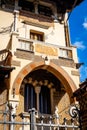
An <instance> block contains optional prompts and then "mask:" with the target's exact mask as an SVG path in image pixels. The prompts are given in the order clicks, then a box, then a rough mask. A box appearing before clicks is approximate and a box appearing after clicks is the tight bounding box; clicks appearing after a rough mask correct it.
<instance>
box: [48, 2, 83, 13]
mask: <svg viewBox="0 0 87 130" xmlns="http://www.w3.org/2000/svg"><path fill="white" fill-rule="evenodd" d="M50 1H52V2H56V5H57V8H58V11H59V12H60V13H65V12H70V11H71V10H72V9H73V8H75V7H76V6H78V5H79V4H80V3H81V2H82V1H84V0H50Z"/></svg>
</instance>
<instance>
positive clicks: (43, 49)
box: [35, 44, 58, 56]
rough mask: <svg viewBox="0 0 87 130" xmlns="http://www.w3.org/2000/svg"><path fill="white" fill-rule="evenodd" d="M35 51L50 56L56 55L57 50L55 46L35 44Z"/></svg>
mask: <svg viewBox="0 0 87 130" xmlns="http://www.w3.org/2000/svg"><path fill="white" fill-rule="evenodd" d="M35 52H39V53H42V54H46V55H51V56H58V50H57V49H56V48H55V47H51V46H50V47H49V46H46V45H41V44H35Z"/></svg>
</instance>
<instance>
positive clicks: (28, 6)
mask: <svg viewBox="0 0 87 130" xmlns="http://www.w3.org/2000/svg"><path fill="white" fill-rule="evenodd" d="M19 6H20V7H22V9H23V10H27V11H30V12H33V11H34V5H33V2H29V1H27V0H19Z"/></svg>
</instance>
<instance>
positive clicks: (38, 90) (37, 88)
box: [35, 86, 41, 94]
mask: <svg viewBox="0 0 87 130" xmlns="http://www.w3.org/2000/svg"><path fill="white" fill-rule="evenodd" d="M40 91H41V87H40V86H36V87H35V93H37V94H39V93H40Z"/></svg>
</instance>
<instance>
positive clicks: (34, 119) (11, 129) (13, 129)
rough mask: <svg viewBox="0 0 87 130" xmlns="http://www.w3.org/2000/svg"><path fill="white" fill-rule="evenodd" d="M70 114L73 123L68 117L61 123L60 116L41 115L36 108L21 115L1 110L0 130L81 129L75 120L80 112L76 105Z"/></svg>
mask: <svg viewBox="0 0 87 130" xmlns="http://www.w3.org/2000/svg"><path fill="white" fill-rule="evenodd" d="M72 111H73V114H72ZM70 114H71V116H72V119H71V123H69V124H68V123H67V119H66V118H64V123H63V124H60V123H59V117H58V116H56V115H52V116H48V117H47V116H43V115H41V116H39V115H38V114H37V111H36V110H35V109H34V108H32V109H31V110H29V113H28V114H24V113H21V114H19V115H15V114H13V115H11V113H10V112H9V111H5V112H3V111H0V130H80V126H79V125H75V122H74V119H75V118H76V117H77V114H78V111H77V110H76V108H75V107H73V109H72V110H70ZM17 118H19V120H20V121H19V120H17Z"/></svg>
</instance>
